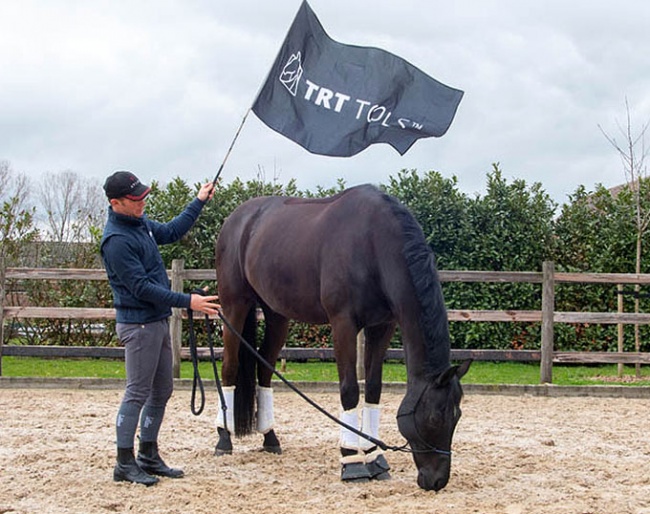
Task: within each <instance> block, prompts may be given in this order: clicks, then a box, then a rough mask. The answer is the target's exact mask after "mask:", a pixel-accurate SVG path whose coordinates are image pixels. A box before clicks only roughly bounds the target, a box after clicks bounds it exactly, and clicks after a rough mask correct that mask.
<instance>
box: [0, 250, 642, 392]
mask: <svg viewBox="0 0 650 514" xmlns="http://www.w3.org/2000/svg"><path fill="white" fill-rule="evenodd" d="M439 274H440V279H441V281H443V282H466V283H468V282H483V283H490V282H491V283H533V284H540V285H541V287H542V302H541V303H542V304H541V308H540V310H534V311H521V310H495V311H486V310H462V309H461V310H457V309H456V310H454V309H450V310H448V317H449V321H463V322H485V321H496V322H540V323H541V349H540V350H539V351H536V350H533V351H530V350H457V349H452V359H453V360H463V359H467V358H471V359H474V360H490V361H503V360H510V361H512V360H514V361H528V362H539V363H540V382H541V383H552V381H553V374H552V373H553V363H604V364H607V363H618V364H637V365H639V364H650V353H644V352H622V348H620V347H619V351H617V352H556V351H554V347H553V338H554V335H553V334H554V325H555V324H556V323H591V324H618V325H619V326H621V325H623V324H630V325H635V324H639V325H641V324H650V314H641V313H640V314H635V313H624V312H556V311H555V287H556V284H559V283H574V284H576V283H581V284H587V283H591V284H612V285H621V284H640V285H650V274H639V275H637V274H622V273H557V272H555V268H554V264H553V263H552V262H545V263H544V264H543V271H542V272H541V273H538V272H488V271H440V272H439ZM169 275H170V279H171V284H172V289H173V290H175V291H182V290H183V282H184V281H186V280H187V281H210V280H215V272H214V270H206V269H203V270H201V269H199V270H189V269H188V270H186V269H184V261H182V260H175V261H173V263H172V269H171V270H169ZM12 279H26V280H27V279H29V280H33V279H40V280H107V278H106V273H105V271H104V270H102V269H63V268H5V267H4V265H3V263H2V262H1V261H0V375H1V374H2V356H3V354H4V355H24V356H30V355H31V356H58V357H63V356H75V357H122V356H123V349H122V348H101V347H83V348H80V347H53V346H9V345H7V346H3V340H4V321H5V319H10V318H21V319H27V318H50V319H94V320H102V319H115V311H114V310H113V309H100V308H72V307H37V306H28V307H26V306H12V305H5V300H6V281H7V280H12ZM183 316H186V314H185V312H184V311H183V310H182V309H173V314H172V317H171V320H170V331H171V334H172V344H173V348H174V376H176V377H178V376H179V375H180V361H181V359H182V358H186V357H187V355H188V351H187V349H183V348H182V347H181V340H182V338H181V336H182V325H183V324H182V319H183ZM204 351H207V350H204ZM281 357H282V358H286V359H288V360H300V359H333V352H332V350H331V349H301V348H285V349H284V350H283V353H282V355H281ZM402 357H403V354H402V351H401V350H393V349H391V350H389V352H388V356H387V358H391V359H401V358H402Z"/></svg>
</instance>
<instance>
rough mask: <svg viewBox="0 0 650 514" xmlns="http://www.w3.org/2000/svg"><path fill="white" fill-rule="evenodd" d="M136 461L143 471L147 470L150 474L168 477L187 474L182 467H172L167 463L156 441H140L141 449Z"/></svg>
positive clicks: (180, 476) (179, 476)
mask: <svg viewBox="0 0 650 514" xmlns="http://www.w3.org/2000/svg"><path fill="white" fill-rule="evenodd" d="M136 462H137V463H138V466H140V467H141V468H142V470H143V471H146V472H147V473H149V474H150V475H158V476H161V477H168V478H182V477H183V476H184V475H185V473H183V470H182V469H176V468H170V467H169V466H168V465H167V464H165V462H164V461H163V460H162V458H161V457H160V454H159V453H158V443H157V442H156V441H151V442H145V441H140V449H139V451H138V457H137V459H136Z"/></svg>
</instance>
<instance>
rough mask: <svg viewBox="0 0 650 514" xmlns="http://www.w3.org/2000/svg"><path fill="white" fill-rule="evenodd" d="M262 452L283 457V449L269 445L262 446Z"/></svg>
mask: <svg viewBox="0 0 650 514" xmlns="http://www.w3.org/2000/svg"><path fill="white" fill-rule="evenodd" d="M262 451H265V452H267V453H274V454H276V455H282V447H281V446H267V445H264V446H262Z"/></svg>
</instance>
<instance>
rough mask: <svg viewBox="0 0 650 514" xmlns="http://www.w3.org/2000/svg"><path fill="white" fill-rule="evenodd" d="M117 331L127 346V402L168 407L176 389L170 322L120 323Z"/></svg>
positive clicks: (125, 399)
mask: <svg viewBox="0 0 650 514" xmlns="http://www.w3.org/2000/svg"><path fill="white" fill-rule="evenodd" d="M116 330H117V335H118V337H119V338H120V341H121V342H122V343H123V344H124V359H125V366H126V391H125V393H124V399H123V402H135V403H137V404H139V405H140V406H142V405H145V404H146V405H150V406H153V407H164V406H165V405H166V404H167V401H168V400H169V398H170V397H171V395H172V391H173V389H174V379H173V371H172V365H173V363H172V359H173V357H172V344H171V337H170V335H169V322H168V320H167V319H164V320H161V321H155V322H153V323H145V324H135V323H134V324H131V323H118V324H117V326H116Z"/></svg>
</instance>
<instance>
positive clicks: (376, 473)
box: [366, 453, 391, 480]
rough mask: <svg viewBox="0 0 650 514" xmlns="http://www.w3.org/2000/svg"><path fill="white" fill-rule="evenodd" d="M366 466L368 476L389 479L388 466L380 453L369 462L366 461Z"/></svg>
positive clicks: (376, 478) (375, 478)
mask: <svg viewBox="0 0 650 514" xmlns="http://www.w3.org/2000/svg"><path fill="white" fill-rule="evenodd" d="M366 468H368V473H369V474H370V478H372V479H373V480H390V478H391V476H390V473H389V472H388V470H389V469H390V466H389V465H388V462H387V461H386V457H384V455H383V454H382V453H380V454H379V455H377V457H376V458H374V459H373V460H371V461H370V462H366Z"/></svg>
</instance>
